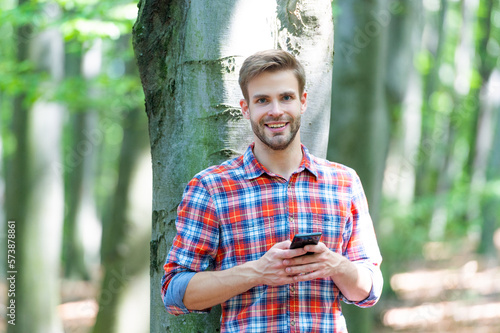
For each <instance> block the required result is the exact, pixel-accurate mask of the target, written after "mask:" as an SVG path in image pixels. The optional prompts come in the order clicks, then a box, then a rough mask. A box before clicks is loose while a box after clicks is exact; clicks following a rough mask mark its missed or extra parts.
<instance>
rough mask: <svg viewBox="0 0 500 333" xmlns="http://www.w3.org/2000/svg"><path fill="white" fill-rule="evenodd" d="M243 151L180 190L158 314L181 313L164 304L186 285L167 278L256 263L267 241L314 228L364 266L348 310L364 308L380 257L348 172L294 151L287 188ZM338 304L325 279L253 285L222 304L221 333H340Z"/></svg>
mask: <svg viewBox="0 0 500 333" xmlns="http://www.w3.org/2000/svg"><path fill="white" fill-rule="evenodd" d="M252 148H253V145H252V146H250V147H249V148H248V149H247V151H246V152H245V154H244V155H243V156H240V157H238V158H235V159H233V160H229V161H227V162H225V163H223V164H222V165H219V166H214V167H211V168H208V169H206V170H204V171H202V172H200V173H199V174H198V175H196V176H195V177H194V178H193V179H192V180H191V182H190V183H189V184H188V185H187V187H186V190H185V192H184V195H183V199H182V202H181V204H180V205H179V208H178V216H177V221H176V226H177V235H176V236H175V239H174V242H173V246H172V248H171V250H170V252H169V255H168V257H167V261H166V263H165V266H164V269H165V275H164V276H163V279H162V298H163V301H164V304H165V307H166V308H167V310H168V312H170V313H172V314H176V315H177V314H183V313H189V310H187V309H186V308H185V307H184V305H183V304H182V302H180V304H179V302H177V303H175V302H173V301H172V300H171V298H172V296H171V295H172V294H176V295H178V297H180V300H182V296H183V295H184V291H185V288H186V286H187V282H188V281H189V280H188V281H187V282H185V283H183V284H182V286H176V285H175V280H176V279H175V278H173V277H174V276H176V275H178V276H179V275H182V274H183V273H185V272H199V271H204V270H207V269H213V270H224V269H228V268H231V267H233V266H236V265H240V264H243V263H245V262H248V261H251V260H257V259H259V258H260V257H261V256H262V255H263V254H264V253H265V252H266V251H267V250H268V249H269V248H271V246H273V245H274V244H275V243H277V242H281V241H284V240H287V239H291V238H292V237H293V235H295V234H297V233H309V232H318V231H319V232H322V237H321V241H322V242H324V243H325V244H326V245H327V246H328V247H329V248H330V249H331V250H332V251H335V252H337V253H339V254H342V255H343V256H345V257H346V258H348V259H349V260H350V261H352V262H354V263H355V264H359V265H363V266H364V267H367V268H368V269H369V271H370V272H371V273H372V281H373V286H372V290H371V293H370V295H369V297H368V298H366V299H365V300H363V301H361V302H355V304H356V305H358V306H360V307H369V306H372V305H374V304H375V303H376V302H377V301H378V299H379V298H380V294H381V290H382V284H383V282H382V274H381V272H380V268H379V265H380V263H381V261H382V258H381V255H380V252H379V248H378V245H377V241H376V237H375V233H374V229H373V225H372V221H371V218H370V215H369V212H368V205H367V202H366V198H365V194H364V191H363V188H362V186H361V182H360V180H359V177H358V176H357V174H356V173H355V172H354V170H352V169H349V168H347V167H345V166H343V165H340V164H337V163H332V162H329V161H326V160H323V159H319V158H316V157H314V156H312V155H310V154H309V152H308V150H307V149H306V148H305V147H304V146H302V150H303V153H304V154H303V160H302V163H301V165H300V167H299V169H298V170H297V171H296V172H295V173H294V174H292V176H291V177H290V180H289V181H287V180H286V179H283V178H282V177H280V176H278V175H276V174H273V173H271V172H270V171H269V170H267V169H266V168H265V167H264V166H263V165H261V164H260V163H259V162H258V161H257V160H256V158H255V156H254V155H253V152H252ZM179 273H180V274H179ZM191 274H194V273H191ZM191 276H192V275H191ZM172 281H174V283H172V284H170V282H172ZM167 289H170V290H169V292H167ZM169 295H170V296H169ZM340 299H342V300H343V301H344V302H347V303H352V302H349V300H347V299H345V298H344V296H343V295H342V294H341V293H340V291H339V289H338V288H337V287H336V286H335V284H334V283H333V280H332V279H329V278H325V279H316V280H313V281H307V282H298V283H294V284H289V285H284V286H277V287H271V286H267V285H259V286H257V287H254V288H252V289H250V290H248V291H247V292H244V293H243V294H240V295H237V296H235V297H233V298H231V299H229V300H228V301H226V302H225V303H223V304H222V323H221V332H346V331H347V329H346V327H345V320H344V317H343V315H342V313H341V309H340Z"/></svg>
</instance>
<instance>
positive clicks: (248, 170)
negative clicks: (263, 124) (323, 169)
mask: <svg viewBox="0 0 500 333" xmlns="http://www.w3.org/2000/svg"><path fill="white" fill-rule="evenodd" d="M254 146H255V143H252V144H251V145H250V146H249V147H248V148H247V150H246V151H245V153H244V154H243V166H244V169H245V178H246V179H254V178H257V177H259V176H261V175H262V174H263V173H267V174H268V175H271V176H274V174H273V173H272V172H271V171H269V170H268V169H266V167H265V166H263V165H262V164H260V162H259V161H257V158H255V155H254V153H253V147H254ZM301 148H302V153H303V154H302V162H301V163H300V166H299V168H298V169H297V171H296V173H300V172H302V171H304V170H305V169H307V170H308V171H309V172H310V173H312V174H313V175H314V176H315V177H318V170H317V168H316V165H315V164H314V160H313V156H312V155H311V154H310V153H309V150H308V149H307V148H306V146H304V145H303V144H301Z"/></svg>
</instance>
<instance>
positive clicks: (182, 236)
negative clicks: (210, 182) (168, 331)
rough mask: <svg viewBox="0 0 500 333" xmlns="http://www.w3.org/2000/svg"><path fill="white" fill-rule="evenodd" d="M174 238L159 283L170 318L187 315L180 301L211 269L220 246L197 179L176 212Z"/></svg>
mask: <svg viewBox="0 0 500 333" xmlns="http://www.w3.org/2000/svg"><path fill="white" fill-rule="evenodd" d="M175 225H176V228H177V234H176V235H175V237H174V241H173V244H172V247H171V249H170V251H169V253H168V256H167V259H166V262H165V265H164V266H163V268H164V271H165V273H164V275H163V277H162V280H161V295H162V300H163V304H164V305H165V308H166V309H167V311H168V312H169V313H170V314H173V315H180V314H186V313H190V312H207V311H209V309H207V310H205V311H190V310H189V309H187V308H186V307H185V306H184V304H183V302H182V299H183V297H184V293H185V291H186V288H187V285H188V283H189V281H190V280H191V278H192V277H193V275H194V274H195V273H196V272H202V271H205V270H207V269H208V268H209V267H213V265H214V258H215V256H216V253H217V248H218V242H219V231H218V222H217V217H216V212H215V208H214V206H213V203H212V200H211V197H210V195H209V193H208V191H207V190H206V189H205V187H204V186H203V184H202V183H201V181H200V180H199V179H197V178H196V177H195V178H193V180H191V182H190V183H189V184H188V186H187V187H186V190H185V191H184V194H183V198H182V201H181V203H180V205H179V207H178V209H177V219H176V222H175Z"/></svg>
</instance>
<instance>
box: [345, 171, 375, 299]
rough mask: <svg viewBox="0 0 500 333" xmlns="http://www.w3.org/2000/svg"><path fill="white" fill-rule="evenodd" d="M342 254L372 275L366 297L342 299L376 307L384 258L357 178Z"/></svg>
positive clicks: (356, 177) (352, 193) (355, 179)
mask: <svg viewBox="0 0 500 333" xmlns="http://www.w3.org/2000/svg"><path fill="white" fill-rule="evenodd" d="M344 244H345V247H344V249H343V251H344V253H343V255H344V256H345V257H347V259H349V260H350V261H351V262H353V263H354V264H356V265H361V266H362V267H364V268H366V270H367V271H368V272H370V276H371V279H372V288H371V291H370V294H369V296H368V297H367V298H365V299H364V300H362V301H358V302H352V301H350V300H348V299H347V298H345V297H344V296H342V300H343V301H344V302H345V303H349V304H354V305H357V306H359V307H370V306H373V305H375V304H376V303H377V302H378V300H379V299H380V297H381V295H382V289H383V284H384V280H383V276H382V272H381V270H380V264H381V263H382V255H381V254H380V249H379V247H378V243H377V238H376V235H375V229H374V227H373V222H372V219H371V217H370V213H369V210H368V203H367V200H366V196H365V193H364V190H363V187H362V185H361V181H360V179H359V177H358V176H357V175H355V177H354V179H353V185H352V192H351V217H350V219H349V222H348V224H347V227H346V230H345V232H344Z"/></svg>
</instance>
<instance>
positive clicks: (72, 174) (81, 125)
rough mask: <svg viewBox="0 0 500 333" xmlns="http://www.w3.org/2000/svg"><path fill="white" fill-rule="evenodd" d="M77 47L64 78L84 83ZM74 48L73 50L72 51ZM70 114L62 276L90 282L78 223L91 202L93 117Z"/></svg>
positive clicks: (68, 55)
mask: <svg viewBox="0 0 500 333" xmlns="http://www.w3.org/2000/svg"><path fill="white" fill-rule="evenodd" d="M74 43H78V44H77V45H75V44H73V45H71V44H68V48H70V49H72V50H73V51H69V52H68V53H66V58H65V65H66V66H65V67H66V71H65V73H66V78H67V79H70V80H71V79H72V80H78V79H80V80H83V78H80V76H81V72H80V68H81V66H82V63H81V62H82V56H81V54H80V52H79V53H75V51H74V50H75V49H78V50H79V51H81V45H80V44H79V42H74ZM71 46H73V47H71ZM69 113H70V119H71V121H70V127H71V130H70V133H71V134H70V137H71V139H70V142H71V145H70V147H68V149H67V150H65V153H64V159H63V165H62V166H61V172H64V174H65V175H66V177H67V178H66V183H68V184H69V186H68V188H69V189H70V190H69V191H66V199H65V202H67V206H66V207H67V211H66V214H65V220H64V235H63V252H62V258H63V263H64V276H65V277H67V278H75V279H81V278H83V279H86V280H88V279H89V278H90V276H89V272H88V269H87V267H86V265H85V260H84V248H83V244H82V237H81V234H80V232H79V229H78V225H79V223H78V221H81V218H82V213H83V211H84V210H85V208H88V207H85V202H86V201H89V200H91V198H92V191H91V188H90V184H92V183H93V181H92V177H91V176H92V172H93V168H92V160H93V155H94V145H93V144H92V143H91V142H89V141H88V138H87V136H86V134H87V133H89V132H90V128H91V126H92V123H93V122H92V116H93V115H92V114H91V113H89V112H87V111H86V110H82V109H81V108H78V109H72V108H70V110H69Z"/></svg>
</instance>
